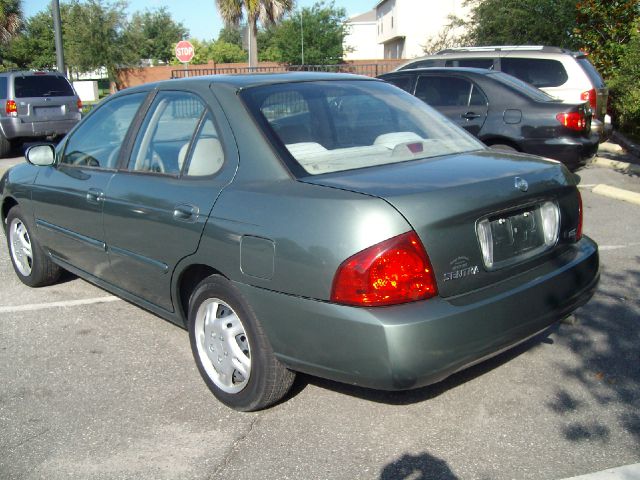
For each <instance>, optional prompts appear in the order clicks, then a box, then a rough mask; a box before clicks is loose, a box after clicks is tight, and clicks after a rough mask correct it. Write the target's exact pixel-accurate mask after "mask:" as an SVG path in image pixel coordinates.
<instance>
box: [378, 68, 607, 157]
mask: <svg viewBox="0 0 640 480" xmlns="http://www.w3.org/2000/svg"><path fill="white" fill-rule="evenodd" d="M379 78H381V79H383V80H386V81H387V82H391V83H393V84H394V85H396V86H398V87H400V88H402V89H403V90H406V91H407V92H409V93H411V94H413V95H415V96H416V97H418V98H419V99H421V100H422V101H424V102H425V103H427V104H429V105H430V106H432V107H433V108H435V109H436V110H438V111H439V112H440V113H442V114H443V115H445V116H447V117H449V119H451V120H453V121H454V122H456V123H457V124H458V125H459V126H461V127H463V128H464V129H465V130H467V131H468V132H470V133H471V134H473V135H475V136H476V137H478V138H479V139H480V140H482V141H483V142H484V143H485V144H487V145H489V146H492V147H494V148H497V149H502V150H515V151H519V152H524V153H531V154H534V155H541V156H544V157H549V158H553V159H556V160H560V161H562V162H563V163H565V164H566V165H567V166H569V167H572V168H575V167H577V166H579V165H581V164H584V163H585V162H586V160H587V159H589V158H591V157H592V156H594V155H595V154H596V152H597V151H598V141H599V136H598V135H597V134H596V133H593V132H592V131H591V117H592V113H591V109H590V107H589V105H588V104H586V103H584V104H571V103H562V102H561V101H559V100H556V99H554V98H552V97H551V96H549V95H547V94H546V93H544V92H542V91H541V90H538V89H537V88H535V87H533V86H531V85H529V84H527V83H525V82H523V81H521V80H518V79H517V78H515V77H512V76H511V75H507V74H506V73H502V72H495V71H492V70H485V69H478V68H420V69H413V70H402V71H398V72H393V73H388V74H385V75H381V76H380V77H379Z"/></svg>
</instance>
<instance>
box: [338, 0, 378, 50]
mask: <svg viewBox="0 0 640 480" xmlns="http://www.w3.org/2000/svg"><path fill="white" fill-rule="evenodd" d="M347 25H348V33H347V36H346V37H345V39H344V43H343V44H344V59H345V60H374V59H380V58H383V53H384V48H383V46H382V45H381V44H379V43H378V41H377V36H378V33H377V28H378V27H377V25H378V24H377V21H376V10H375V8H374V9H372V10H369V11H368V12H366V13H362V14H360V15H356V16H355V17H351V18H350V19H349V20H348V21H347Z"/></svg>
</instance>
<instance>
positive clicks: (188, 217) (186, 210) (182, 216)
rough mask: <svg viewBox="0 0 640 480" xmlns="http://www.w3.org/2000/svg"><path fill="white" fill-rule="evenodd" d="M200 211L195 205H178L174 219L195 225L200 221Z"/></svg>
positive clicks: (174, 212) (174, 210)
mask: <svg viewBox="0 0 640 480" xmlns="http://www.w3.org/2000/svg"><path fill="white" fill-rule="evenodd" d="M199 213H200V209H198V207H196V206H195V205H189V204H182V205H176V206H175V208H174V209H173V218H175V219H176V220H179V221H181V222H189V223H193V222H195V221H196V220H197V219H198V214H199Z"/></svg>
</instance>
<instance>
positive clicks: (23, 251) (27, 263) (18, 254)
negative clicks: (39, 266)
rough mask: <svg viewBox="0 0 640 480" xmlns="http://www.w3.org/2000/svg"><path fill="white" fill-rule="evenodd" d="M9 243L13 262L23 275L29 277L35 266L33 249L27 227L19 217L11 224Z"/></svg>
mask: <svg viewBox="0 0 640 480" xmlns="http://www.w3.org/2000/svg"><path fill="white" fill-rule="evenodd" d="M9 245H10V246H11V257H12V258H13V263H14V264H15V266H16V268H17V269H18V271H19V272H20V273H21V274H22V275H24V276H25V277H28V276H29V275H31V269H32V268H33V250H32V248H31V239H30V238H29V233H28V232H27V228H26V227H25V226H24V223H22V221H21V220H20V219H18V218H15V219H13V221H12V222H11V225H10V226H9Z"/></svg>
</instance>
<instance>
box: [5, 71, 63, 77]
mask: <svg viewBox="0 0 640 480" xmlns="http://www.w3.org/2000/svg"><path fill="white" fill-rule="evenodd" d="M46 75H55V76H57V77H64V75H63V74H62V73H60V72H58V71H56V70H8V71H6V72H0V76H3V77H9V76H14V77H30V76H38V77H41V76H46ZM65 78H66V77H65Z"/></svg>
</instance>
